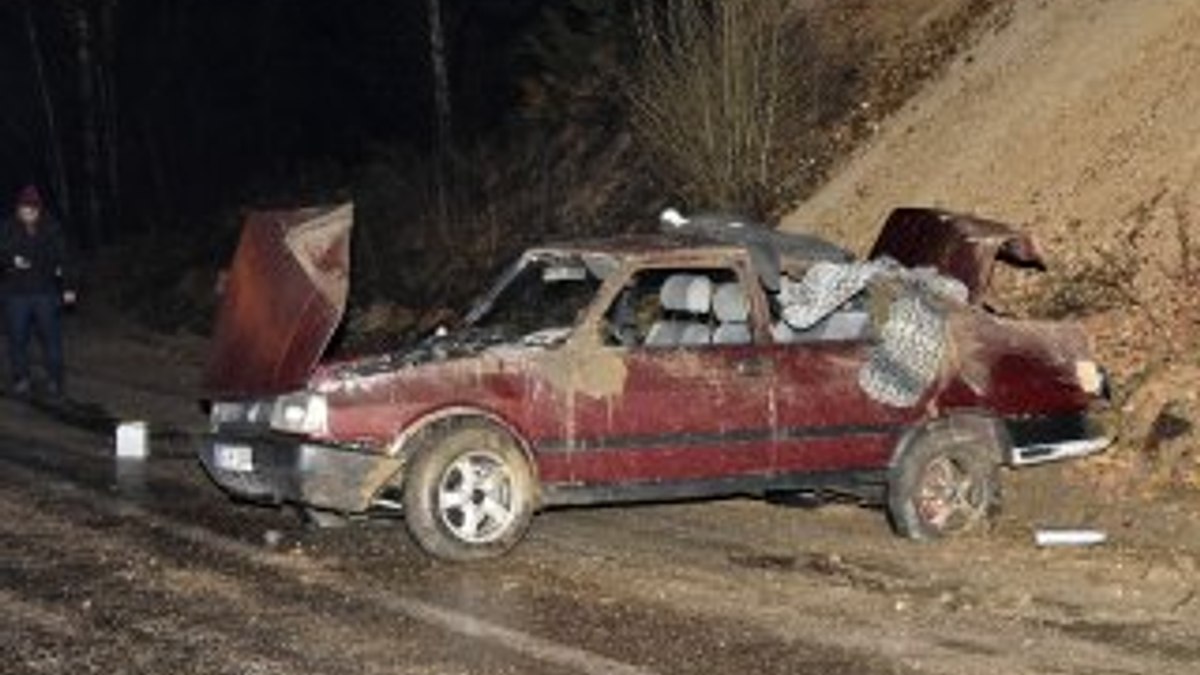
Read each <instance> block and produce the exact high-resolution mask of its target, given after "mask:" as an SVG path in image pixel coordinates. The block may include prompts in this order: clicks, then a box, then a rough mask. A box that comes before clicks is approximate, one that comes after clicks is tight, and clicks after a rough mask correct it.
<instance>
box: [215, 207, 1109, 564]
mask: <svg viewBox="0 0 1200 675" xmlns="http://www.w3.org/2000/svg"><path fill="white" fill-rule="evenodd" d="M331 213H338V214H340V215H338V216H336V217H333V216H331V215H330V214H331ZM322 218H324V220H323V221H322V220H321V219H322ZM258 219H259V222H258V224H257V225H255V224H254V223H251V224H249V225H248V226H247V228H246V230H245V233H244V235H243V241H242V244H241V246H240V248H239V253H238V255H237V257H236V258H235V261H234V264H233V267H232V270H231V279H232V282H231V287H230V290H229V295H230V296H231V297H229V298H227V302H226V303H225V304H226V306H225V308H224V309H223V314H222V316H221V317H220V320H219V328H218V334H217V339H216V343H215V351H214V358H213V361H212V364H211V366H210V369H209V387H210V389H211V391H212V392H213V401H214V402H213V413H212V416H213V433H212V435H211V437H210V438H209V439H208V441H207V442H206V443H205V444H204V447H203V448H202V450H201V457H202V459H203V462H204V465H205V467H206V468H207V469H208V471H209V473H210V474H211V475H212V477H213V478H214V479H215V481H216V482H217V483H218V484H220V485H221V486H222V487H224V488H225V489H226V490H227V491H229V492H231V493H233V494H234V495H237V496H239V497H242V498H246V499H251V500H258V501H266V502H272V503H295V504H299V505H301V506H303V507H305V508H306V509H308V510H309V511H310V512H311V513H315V514H326V515H329V514H337V515H342V516H345V515H352V514H363V513H369V512H372V511H373V510H377V509H395V510H402V511H403V513H404V516H405V519H406V521H407V522H408V525H409V529H410V530H411V531H412V533H413V534H414V536H415V538H416V539H417V541H418V542H419V543H420V544H421V545H422V546H423V547H424V548H425V549H426V550H428V551H429V552H431V553H433V554H435V555H439V556H442V557H446V558H452V559H470V558H477V557H485V556H488V555H494V554H497V553H500V552H503V551H505V550H507V549H508V548H509V547H510V546H512V545H513V544H514V543H515V542H516V541H517V540H518V539H519V538H520V536H521V535H522V533H523V532H524V530H525V528H526V526H527V524H528V522H529V520H530V518H531V515H532V514H533V513H534V512H535V511H536V510H537V509H541V508H547V507H553V506H556V505H567V504H597V503H611V502H620V501H654V500H669V499H683V498H698V497H711V496H723V495H756V496H762V495H768V494H772V493H785V494H786V493H795V492H804V493H808V494H818V495H820V494H838V495H851V496H854V497H856V498H859V499H861V500H864V501H867V502H872V503H881V504H885V505H886V506H887V509H888V512H889V514H890V516H891V518H892V520H893V522H894V524H895V525H896V527H897V529H898V530H899V531H900V532H901V533H903V534H905V535H908V536H910V537H914V538H934V537H939V536H944V535H947V534H952V533H955V532H958V531H961V530H964V529H968V528H970V527H971V526H972V525H974V524H975V523H976V522H978V521H980V520H982V519H983V518H985V517H986V515H987V514H988V512H989V511H990V510H991V509H993V508H994V506H995V504H996V497H997V491H998V488H999V483H998V480H999V472H1000V469H1001V468H1002V467H1005V466H1008V467H1015V466H1020V465H1024V464H1030V463H1035V462H1042V461H1050V460H1055V459H1062V458H1064V457H1070V456H1078V455H1083V454H1089V453H1091V452H1096V451H1099V450H1101V449H1103V447H1105V446H1106V445H1107V444H1108V442H1109V439H1108V438H1107V436H1106V434H1105V433H1104V431H1103V429H1102V428H1101V426H1100V425H1099V424H1098V423H1097V422H1096V420H1095V412H1096V410H1097V408H1098V406H1101V405H1102V403H1103V398H1104V393H1105V383H1104V377H1103V374H1102V372H1101V371H1100V369H1099V368H1098V367H1097V366H1096V364H1095V363H1094V362H1093V361H1092V360H1091V356H1090V355H1089V352H1088V345H1087V340H1086V339H1085V337H1084V336H1083V335H1082V333H1081V332H1080V330H1079V329H1078V328H1077V327H1075V326H1073V325H1070V324H1064V323H1040V322H1028V321H1014V320H1008V319H1003V318H1000V317H998V316H995V315H993V314H991V313H989V312H987V311H984V310H983V309H981V308H980V306H979V303H980V302H981V300H982V297H983V292H984V290H985V287H986V281H987V279H988V277H989V276H990V271H991V266H992V264H993V263H994V261H995V260H996V259H997V258H998V257H999V258H1000V259H1004V258H1005V256H1006V255H1007V256H1008V259H1009V260H1010V261H1012V262H1018V263H1021V264H1027V265H1032V266H1036V265H1040V264H1041V261H1040V258H1038V256H1037V254H1036V251H1035V250H1034V249H1033V247H1032V242H1030V241H1029V240H1028V238H1027V237H1024V236H1023V235H1021V234H1020V233H1018V232H1016V231H1014V230H1012V229H1011V228H1007V227H1005V226H1002V225H998V224H994V223H987V221H979V220H976V219H971V218H966V217H962V216H954V215H952V214H946V213H942V212H937V211H930V210H924V209H902V210H899V211H897V212H896V214H894V215H893V217H892V218H891V219H890V220H889V223H888V224H887V225H886V226H885V228H884V235H883V236H882V237H881V239H880V242H881V244H880V246H881V247H883V248H882V249H880V250H877V251H875V252H873V254H872V255H873V256H882V255H885V254H887V253H889V249H888V246H889V244H888V241H889V237H891V238H892V239H891V240H892V244H891V245H890V246H891V248H892V249H894V250H895V251H896V253H897V257H898V258H900V259H901V260H902V262H904V263H906V264H909V265H913V266H919V265H925V264H932V265H934V266H936V267H938V268H939V269H941V270H942V271H944V272H946V273H948V274H950V275H953V276H955V278H958V279H959V280H960V281H961V282H962V283H963V284H964V285H965V288H966V289H967V291H969V299H968V298H966V297H964V298H963V299H962V300H961V301H955V300H945V299H939V300H937V301H936V303H935V304H937V306H938V308H939V310H938V311H939V312H940V314H939V316H942V317H944V322H943V323H941V324H939V328H938V334H939V335H941V336H944V348H943V349H942V350H941V351H940V352H939V354H940V356H939V357H938V360H937V361H938V362H937V369H936V372H935V373H934V376H933V379H932V380H931V381H930V382H928V383H927V384H924V385H922V386H920V387H919V389H914V390H913V396H914V398H913V399H912V401H909V402H906V403H905V404H903V405H897V404H896V403H895V402H894V401H891V402H889V401H886V400H881V398H880V397H879V396H876V395H873V394H872V393H871V390H870V389H869V388H865V387H864V385H863V383H862V382H863V377H862V375H863V371H864V369H865V368H867V367H868V365H869V362H870V360H871V359H872V358H876V357H877V356H878V353H877V350H878V348H879V344H878V343H879V340H880V338H879V330H878V326H879V324H880V321H881V319H880V318H879V317H880V316H881V315H882V316H886V315H887V314H888V310H887V304H886V302H884V301H883V300H881V298H894V297H897V295H898V294H902V293H903V292H904V291H903V287H904V286H905V282H900V281H896V280H894V279H890V278H882V279H878V280H876V281H873V282H871V283H870V284H868V285H867V287H866V288H865V289H864V290H862V292H861V293H858V294H856V295H855V297H854V298H853V299H852V300H851V301H848V302H846V303H843V304H841V306H839V307H838V309H837V310H836V312H835V314H837V316H832V315H831V316H829V317H827V318H825V319H823V320H822V322H821V323H820V324H818V325H817V326H815V327H814V328H813V330H808V331H792V330H788V331H787V332H788V333H789V337H787V338H786V339H785V338H784V337H782V336H781V331H780V330H779V328H780V326H781V322H780V311H781V309H780V307H779V302H778V300H777V296H775V295H773V290H772V289H773V288H776V289H777V288H778V285H779V278H777V277H779V276H780V275H782V276H783V277H784V278H785V279H786V278H787V277H793V278H799V277H801V276H802V275H803V274H804V272H805V270H806V269H807V268H809V267H811V266H812V265H814V264H817V263H820V262H830V261H836V262H837V264H841V263H843V262H845V261H844V257H843V256H842V255H841V253H840V252H839V251H838V249H836V247H832V246H829V245H825V244H822V245H820V246H806V245H805V242H804V240H803V238H799V239H794V240H792V241H791V242H790V243H791V244H796V245H794V246H790V247H789V246H782V245H780V242H779V241H776V240H772V239H771V237H773V236H776V235H770V236H768V237H767V238H766V239H764V238H762V237H751V236H747V233H750V234H755V233H757V234H762V233H765V231H759V230H753V231H751V230H748V229H747V228H745V227H743V226H742V225H741V224H740V223H732V224H731V223H729V222H724V223H717V224H716V226H715V227H716V228H717V229H716V230H712V229H709V230H705V229H703V228H690V227H689V228H688V229H686V230H685V231H681V232H673V233H671V234H670V235H656V236H642V237H627V238H620V239H610V240H605V241H597V242H583V243H575V244H569V245H564V246H554V247H547V248H541V249H535V250H531V251H528V252H527V253H526V254H525V255H523V256H522V257H521V258H520V260H519V261H517V263H515V264H514V265H513V266H512V267H511V268H510V269H508V270H507V271H506V272H505V273H504V274H503V275H502V276H501V279H500V280H499V282H498V283H497V284H496V285H495V286H494V287H493V289H492V290H491V291H490V292H489V293H488V294H486V295H485V296H484V298H483V299H482V300H481V301H480V302H479V304H478V305H477V306H476V308H475V309H474V310H473V311H472V312H471V313H470V314H469V315H468V316H467V318H466V320H465V321H464V322H463V324H462V325H461V326H459V327H458V328H455V329H453V330H449V331H441V332H440V333H439V334H438V335H434V336H431V337H430V338H428V339H427V340H425V341H424V342H423V343H421V344H420V345H418V346H417V347H415V348H413V349H412V350H408V351H405V352H400V353H394V354H385V355H380V356H373V357H368V358H363V359H355V360H350V361H343V362H337V363H326V364H323V365H318V364H317V357H318V356H319V355H320V352H321V351H322V350H323V349H324V348H325V346H326V343H327V341H328V340H329V337H330V335H331V334H332V331H333V330H334V328H335V327H336V325H337V322H338V320H339V318H340V316H341V306H342V304H344V299H345V297H344V293H345V281H346V280H345V276H346V273H347V269H348V265H347V261H348V254H347V247H348V242H349V237H348V232H349V225H348V213H347V212H346V211H344V210H343V211H331V212H317V213H307V214H305V215H304V217H294V216H288V215H287V214H266V215H260V216H258ZM313 221H319V225H320V226H311V223H312V222H313ZM306 222H307V223H310V225H309V231H308V233H307V234H306V235H305V236H307V237H308V238H309V239H310V240H312V241H314V242H317V244H316V245H315V247H314V246H310V247H309V248H308V249H304V247H302V246H296V245H291V246H281V245H280V243H281V242H287V241H289V239H288V238H289V236H291V237H292V239H293V240H294V239H296V238H297V236H296V235H294V232H295V231H296V228H299V227H302V225H301V224H302V223H306ZM922 223H923V224H922ZM692 224H695V223H692ZM731 225H732V227H730V226H731ZM322 227H323V228H325V230H324V231H322V230H321V228H322ZM722 227H724V228H725V229H721V228H722ZM668 229H670V228H668ZM725 235H729V236H725ZM922 236H924V237H925V238H926V242H925V244H924V245H921V244H920V237H922ZM914 237H916V238H917V239H916V240H915V241H916V243H914ZM814 241H816V240H814ZM797 242H799V243H798V244H797ZM898 242H899V243H903V244H904V245H903V246H898V245H897V243H898ZM246 251H250V252H251V253H246ZM264 252H265V253H264ZM264 256H265V257H264ZM272 256H274V257H272ZM298 256H308V258H309V259H310V260H309V262H307V263H306V262H303V261H296V260H294V258H296V257H298ZM312 261H318V262H319V261H324V262H323V263H321V264H314V263H313V262H312ZM322 275H324V276H325V277H328V278H325V279H322ZM280 283H283V284H286V285H288V286H290V287H291V288H292V290H291V291H290V293H291V295H290V296H289V295H287V292H282V291H281V292H275V291H271V292H267V291H266V290H265V289H267V288H271V287H274V286H277V285H279V284H280ZM785 283H786V281H785ZM296 289H300V290H296ZM706 289H707V290H706ZM260 296H261V297H260ZM247 298H251V299H250V300H248V299H247ZM264 298H270V300H269V301H268V300H265V299H264ZM264 302H265V303H266V304H271V303H272V302H274V303H276V304H277V305H278V304H282V305H286V306H285V307H279V306H275V307H274V309H273V310H271V311H270V317H271V318H270V320H269V322H270V324H271V325H269V326H264V325H262V324H263V323H264V320H263V315H262V314H261V313H259V312H261V311H265V310H259V309H256V307H257V306H258V305H259V304H262V303H264ZM837 326H842V328H840V329H839V328H837ZM846 326H854V327H855V328H853V329H847V328H845V327H846ZM814 331H815V332H814ZM873 350H874V351H873Z"/></svg>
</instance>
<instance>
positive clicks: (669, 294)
mask: <svg viewBox="0 0 1200 675" xmlns="http://www.w3.org/2000/svg"><path fill="white" fill-rule="evenodd" d="M712 296H713V284H712V280H710V279H709V278H708V277H706V276H701V275H698V274H672V275H671V276H669V277H667V280H666V281H665V282H663V285H662V290H661V291H660V292H659V300H660V301H661V302H662V306H663V309H666V310H670V311H673V312H689V313H691V314H707V313H708V312H709V311H710V310H711V309H712Z"/></svg>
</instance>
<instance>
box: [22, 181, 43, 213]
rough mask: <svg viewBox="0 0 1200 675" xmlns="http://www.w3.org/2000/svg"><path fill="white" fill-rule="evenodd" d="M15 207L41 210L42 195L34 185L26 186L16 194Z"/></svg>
mask: <svg viewBox="0 0 1200 675" xmlns="http://www.w3.org/2000/svg"><path fill="white" fill-rule="evenodd" d="M17 206H32V207H34V208H38V209H40V208H42V194H41V193H40V192H38V189H37V186H36V185H26V186H25V187H23V188H21V191H20V192H18V193H17Z"/></svg>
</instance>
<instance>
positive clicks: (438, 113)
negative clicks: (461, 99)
mask: <svg viewBox="0 0 1200 675" xmlns="http://www.w3.org/2000/svg"><path fill="white" fill-rule="evenodd" d="M428 7H429V9H428V14H429V64H430V67H431V68H432V70H433V108H434V111H433V112H434V123H435V124H436V130H435V133H436V136H435V138H434V148H433V161H434V172H435V174H434V182H435V183H434V189H435V190H436V192H437V194H436V199H437V210H438V219H439V221H440V223H439V225H440V226H442V227H445V226H446V224H447V221H448V220H449V198H448V195H447V188H448V186H447V182H448V179H449V176H448V171H447V169H448V153H449V152H450V138H451V134H452V132H453V126H452V125H453V116H452V110H451V108H450V76H449V72H448V70H447V68H446V34H445V31H444V29H443V26H442V0H428Z"/></svg>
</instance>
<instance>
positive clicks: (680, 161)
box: [628, 0, 795, 211]
mask: <svg viewBox="0 0 1200 675" xmlns="http://www.w3.org/2000/svg"><path fill="white" fill-rule="evenodd" d="M790 17H791V14H790V6H789V3H788V1H787V0H712V1H711V2H697V1H695V0H665V1H664V2H647V3H645V4H643V5H642V6H641V10H640V12H639V15H638V17H637V21H638V30H639V36H638V64H637V69H636V71H635V73H634V75H633V77H632V78H631V79H630V81H629V86H628V89H629V91H628V93H629V99H630V101H631V108H632V120H633V124H634V127H635V129H636V130H637V131H638V132H639V135H640V136H641V138H642V139H643V142H644V143H645V144H646V145H647V147H649V149H650V150H651V152H652V153H653V154H654V155H655V157H656V158H657V160H658V162H659V164H660V166H661V167H663V168H664V173H666V174H667V175H668V178H669V179H671V180H672V182H673V183H675V185H676V187H677V189H678V190H679V191H680V192H681V193H682V194H683V195H684V196H686V197H688V198H691V199H693V200H695V201H696V202H699V203H701V204H702V205H703V206H704V207H718V208H734V209H749V210H752V211H763V210H766V209H768V208H769V207H770V206H771V205H772V203H773V201H774V200H775V199H776V198H777V197H778V195H777V194H776V192H777V186H778V182H779V180H778V176H779V167H778V166H776V162H777V152H778V148H777V132H778V126H779V121H780V117H781V113H782V111H783V110H784V108H785V106H787V105H791V104H792V103H793V100H792V92H791V91H790V90H791V89H792V88H794V87H793V81H794V80H795V77H794V76H792V75H791V74H790V70H789V64H787V63H786V61H787V59H786V50H785V49H784V39H783V37H784V31H785V30H786V29H787V28H788V25H789V20H790Z"/></svg>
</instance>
